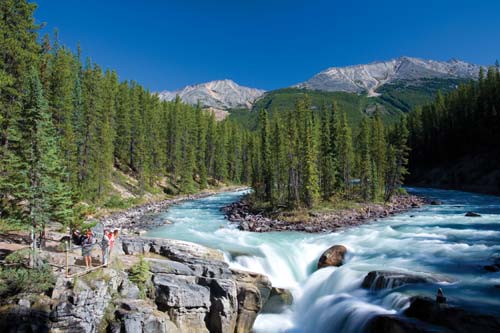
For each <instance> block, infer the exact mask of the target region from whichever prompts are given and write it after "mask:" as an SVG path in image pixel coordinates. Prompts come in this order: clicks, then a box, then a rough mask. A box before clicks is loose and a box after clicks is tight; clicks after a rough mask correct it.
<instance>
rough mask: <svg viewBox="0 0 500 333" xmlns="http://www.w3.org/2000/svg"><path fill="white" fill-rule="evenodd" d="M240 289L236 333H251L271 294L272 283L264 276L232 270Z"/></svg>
mask: <svg viewBox="0 0 500 333" xmlns="http://www.w3.org/2000/svg"><path fill="white" fill-rule="evenodd" d="M232 272H233V274H234V276H235V278H236V282H237V288H238V297H237V298H238V318H237V322H236V329H235V331H234V332H235V333H248V332H250V331H251V329H252V326H253V323H254V322H255V319H256V318H257V315H258V314H259V312H260V311H261V309H262V307H263V306H264V304H265V303H266V302H267V300H268V298H269V295H270V293H271V282H270V281H269V279H268V278H267V277H266V276H265V275H262V274H257V273H251V272H245V271H239V270H234V269H233V270H232Z"/></svg>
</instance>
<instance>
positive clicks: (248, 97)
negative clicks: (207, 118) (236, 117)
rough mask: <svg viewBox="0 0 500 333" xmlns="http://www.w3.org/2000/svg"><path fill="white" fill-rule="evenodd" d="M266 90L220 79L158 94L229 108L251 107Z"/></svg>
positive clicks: (190, 102) (205, 105) (186, 101)
mask: <svg viewBox="0 0 500 333" xmlns="http://www.w3.org/2000/svg"><path fill="white" fill-rule="evenodd" d="M264 92H265V91H264V90H260V89H254V88H248V87H243V86H240V85H238V84H237V83H235V82H234V81H232V80H218V81H211V82H206V83H200V84H196V85H192V86H187V87H184V88H183V89H180V90H177V91H162V92H160V93H158V96H159V97H160V99H162V100H166V101H171V100H174V99H175V97H176V96H177V95H178V96H179V97H180V98H181V99H182V101H184V102H185V103H188V104H192V105H196V104H198V101H199V102H200V104H201V106H202V107H203V108H213V109H216V110H228V109H235V108H247V109H251V108H252V105H253V103H254V102H255V100H256V99H257V98H259V97H260V96H262V94H264Z"/></svg>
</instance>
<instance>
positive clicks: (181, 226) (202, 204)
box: [149, 189, 500, 333]
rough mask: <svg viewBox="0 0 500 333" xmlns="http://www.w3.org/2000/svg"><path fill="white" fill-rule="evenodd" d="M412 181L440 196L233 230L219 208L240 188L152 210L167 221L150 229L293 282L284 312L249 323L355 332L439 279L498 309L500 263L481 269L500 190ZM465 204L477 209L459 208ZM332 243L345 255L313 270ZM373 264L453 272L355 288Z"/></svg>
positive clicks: (454, 297)
mask: <svg viewBox="0 0 500 333" xmlns="http://www.w3.org/2000/svg"><path fill="white" fill-rule="evenodd" d="M410 190H412V191H414V192H416V193H418V194H422V195H425V196H427V197H432V198H436V199H439V200H441V201H442V202H443V205H440V206H425V207H422V208H419V209H416V210H412V211H411V212H407V213H403V214H399V215H397V216H392V217H390V218H387V219H383V220H379V221H376V222H373V223H369V224H365V225H362V226H358V227H355V228H352V229H347V230H343V231H340V232H335V233H329V234H307V233H299V232H270V233H250V232H244V231H240V230H238V229H237V227H236V225H234V224H231V223H229V222H228V221H227V220H225V219H224V216H223V214H222V212H220V210H219V209H220V208H221V207H222V206H224V205H226V204H229V203H230V202H233V201H235V200H237V199H238V198H239V197H240V196H241V195H243V194H244V193H243V192H232V193H223V194H219V195H216V196H213V197H209V198H203V199H198V200H193V201H190V202H185V203H182V204H180V205H177V206H174V207H171V208H170V210H169V211H167V212H165V213H163V214H161V215H160V216H159V217H158V218H162V219H168V220H170V221H172V222H173V223H172V224H169V225H165V226H162V227H160V228H157V229H155V230H152V231H150V232H149V236H153V237H165V238H174V239H181V240H187V241H191V242H195V243H200V244H203V245H206V246H209V247H213V248H217V249H220V250H222V251H224V253H225V255H226V258H227V261H228V262H229V264H230V265H231V266H232V267H234V268H239V269H246V270H251V271H255V272H259V273H263V274H266V275H267V276H269V278H270V279H271V281H272V283H273V285H274V286H277V287H284V288H288V289H290V290H291V291H292V293H293V296H294V303H293V305H292V306H291V307H290V308H288V309H286V310H285V311H284V312H283V313H281V314H262V315H260V316H259V317H258V318H257V320H256V323H255V326H254V330H255V332H261V333H264V332H265V333H271V332H289V333H313V332H321V333H323V332H360V331H363V327H364V325H365V324H366V323H367V322H368V321H369V320H370V319H371V318H373V316H375V315H377V314H394V313H398V312H400V311H402V310H403V309H404V308H405V307H406V306H407V305H408V299H409V297H410V296H412V295H427V296H433V295H435V292H436V289H437V288H438V287H441V288H443V289H444V291H445V294H446V296H447V297H448V298H449V300H450V302H452V303H454V304H459V305H461V306H464V307H470V308H474V309H479V310H481V311H486V312H492V313H496V314H500V301H499V296H500V289H498V288H494V285H498V284H499V283H500V273H487V272H485V271H484V270H483V269H482V266H483V265H486V264H490V263H491V262H492V260H493V259H494V258H495V256H496V255H498V253H500V240H499V236H500V198H498V197H493V196H486V195H478V194H470V193H464V192H456V191H444V190H431V189H410ZM467 211H476V212H478V213H480V214H482V217H481V218H469V217H465V216H464V214H465V212H467ZM334 244H342V245H344V246H346V247H347V250H348V253H347V256H346V260H345V264H344V265H343V266H341V267H338V268H337V267H329V268H324V269H321V270H316V264H317V260H318V258H319V256H320V255H321V253H322V252H323V251H324V250H325V249H327V248H328V247H330V246H332V245H334ZM372 270H396V271H405V272H410V273H411V272H425V273H430V274H436V275H443V276H446V277H448V278H449V279H451V280H453V281H454V282H452V283H450V282H447V283H439V284H433V285H428V284H426V285H424V284H422V285H406V286H401V287H398V288H395V289H383V290H380V291H370V290H365V289H362V288H361V282H362V281H363V279H364V277H365V276H366V274H367V273H368V272H369V271H372Z"/></svg>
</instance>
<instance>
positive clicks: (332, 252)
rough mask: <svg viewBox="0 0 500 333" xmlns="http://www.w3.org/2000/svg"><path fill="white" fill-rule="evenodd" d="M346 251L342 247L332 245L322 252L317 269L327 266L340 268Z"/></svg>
mask: <svg viewBox="0 0 500 333" xmlns="http://www.w3.org/2000/svg"><path fill="white" fill-rule="evenodd" d="M346 252H347V249H346V247H345V246H344V245H334V246H332V247H330V248H329V249H328V250H326V251H325V252H323V254H322V255H321V257H320V258H319V260H318V269H320V268H323V267H328V266H335V267H339V266H342V264H343V261H344V256H345V254H346Z"/></svg>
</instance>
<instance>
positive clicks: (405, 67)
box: [294, 56, 480, 96]
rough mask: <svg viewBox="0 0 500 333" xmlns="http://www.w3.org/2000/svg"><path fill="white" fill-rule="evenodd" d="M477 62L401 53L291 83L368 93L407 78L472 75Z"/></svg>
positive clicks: (323, 89) (372, 93)
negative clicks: (443, 59)
mask: <svg viewBox="0 0 500 333" xmlns="http://www.w3.org/2000/svg"><path fill="white" fill-rule="evenodd" d="M479 68H480V66H478V65H474V64H470V63H467V62H464V61H461V60H457V59H451V60H448V61H436V60H425V59H420V58H413V57H407V56H402V57H399V58H395V59H391V60H388V61H377V62H372V63H369V64H365V65H353V66H347V67H331V68H328V69H326V70H324V71H322V72H320V73H318V74H316V75H314V76H313V77H312V78H311V79H309V80H307V81H305V82H302V83H299V84H297V85H295V86H294V87H298V88H306V89H314V90H322V91H344V92H352V93H364V92H366V93H368V95H369V96H376V95H378V94H377V92H376V90H377V89H378V88H380V87H381V86H382V85H384V84H386V83H391V82H394V81H398V80H400V81H409V82H413V83H415V84H418V83H419V81H421V80H422V79H433V78H441V79H447V78H449V79H457V78H458V79H475V78H477V77H478V73H479Z"/></svg>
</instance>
